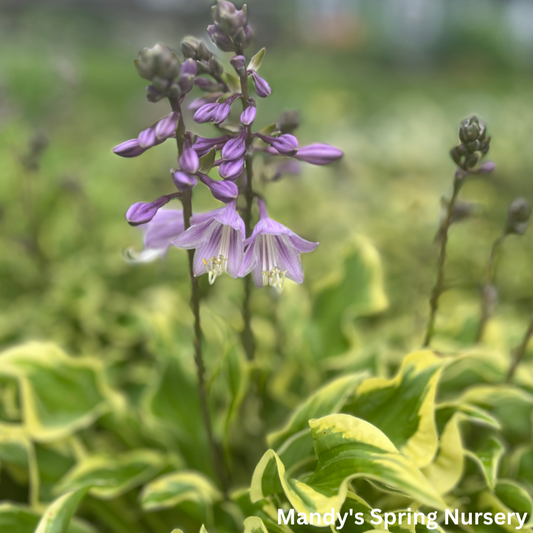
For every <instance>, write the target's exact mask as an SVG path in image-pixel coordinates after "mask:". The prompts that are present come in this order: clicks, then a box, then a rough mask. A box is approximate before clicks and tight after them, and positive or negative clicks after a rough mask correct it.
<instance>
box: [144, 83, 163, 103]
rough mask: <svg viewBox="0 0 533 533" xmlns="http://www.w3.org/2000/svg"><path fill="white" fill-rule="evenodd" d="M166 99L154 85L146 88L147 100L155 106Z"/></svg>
mask: <svg viewBox="0 0 533 533" xmlns="http://www.w3.org/2000/svg"><path fill="white" fill-rule="evenodd" d="M163 98H165V94H164V93H161V92H160V91H158V90H157V89H156V88H155V87H154V86H153V85H148V87H146V99H147V100H148V101H149V102H152V103H153V104H155V103H156V102H159V100H162V99H163Z"/></svg>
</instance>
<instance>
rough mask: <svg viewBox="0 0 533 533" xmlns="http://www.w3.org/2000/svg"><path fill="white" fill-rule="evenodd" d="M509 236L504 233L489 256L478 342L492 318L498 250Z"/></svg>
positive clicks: (494, 243) (477, 336) (496, 241)
mask: <svg viewBox="0 0 533 533" xmlns="http://www.w3.org/2000/svg"><path fill="white" fill-rule="evenodd" d="M505 237H507V234H506V233H502V234H501V235H500V236H499V237H498V238H497V239H496V240H495V241H494V242H493V243H492V247H491V249H490V254H489V258H488V260H487V274H486V281H485V284H484V285H483V290H482V301H481V319H480V321H479V326H478V329H477V333H476V343H477V342H481V340H482V339H483V335H484V334H485V328H486V327H487V323H488V321H489V320H490V317H491V315H492V312H493V307H494V303H495V302H494V299H493V294H494V291H495V287H494V278H495V275H496V256H497V253H498V250H499V249H500V247H501V245H502V243H503V241H504V240H505Z"/></svg>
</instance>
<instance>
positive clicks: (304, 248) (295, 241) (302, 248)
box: [289, 233, 319, 254]
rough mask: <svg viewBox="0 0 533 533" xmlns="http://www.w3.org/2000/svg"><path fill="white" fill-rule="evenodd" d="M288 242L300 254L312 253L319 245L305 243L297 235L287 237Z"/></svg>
mask: <svg viewBox="0 0 533 533" xmlns="http://www.w3.org/2000/svg"><path fill="white" fill-rule="evenodd" d="M289 241H291V244H292V245H293V246H294V247H295V248H296V249H297V250H298V251H299V252H300V253H302V254H306V253H309V252H312V251H313V250H315V249H316V247H317V246H318V244H319V243H318V242H311V241H306V240H305V239H302V238H301V237H300V236H299V235H296V233H293V234H292V235H289Z"/></svg>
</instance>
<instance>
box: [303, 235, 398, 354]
mask: <svg viewBox="0 0 533 533" xmlns="http://www.w3.org/2000/svg"><path fill="white" fill-rule="evenodd" d="M341 259H342V261H343V263H342V269H340V270H338V271H336V272H333V273H332V274H331V276H330V277H329V278H328V279H326V280H325V281H324V282H323V283H322V284H321V287H320V288H319V292H318V294H317V296H316V298H315V301H314V307H313V320H314V322H315V324H316V327H317V328H318V331H319V333H320V339H319V342H318V343H316V346H315V351H316V352H317V353H318V354H320V355H321V356H330V355H338V354H340V353H343V352H345V351H346V350H347V349H348V348H349V346H350V342H351V340H352V339H353V337H354V334H353V321H354V319H356V318H358V317H362V316H369V315H374V314H376V313H379V312H381V311H383V310H384V309H386V308H387V306H388V301H387V297H386V296H385V291H384V285H383V272H382V267H381V259H380V257H379V254H378V252H377V250H376V249H375V248H374V247H373V246H372V245H371V244H370V242H369V241H367V240H366V239H364V238H362V237H354V238H352V240H351V241H350V242H349V243H348V244H347V245H346V246H345V249H344V250H343V253H342V258H341Z"/></svg>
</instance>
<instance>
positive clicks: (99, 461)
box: [55, 450, 165, 500]
mask: <svg viewBox="0 0 533 533" xmlns="http://www.w3.org/2000/svg"><path fill="white" fill-rule="evenodd" d="M164 465H165V460H164V458H163V457H162V456H161V455H160V454H159V453H157V452H155V451H152V450H134V451H131V452H127V453H123V454H121V455H119V456H118V457H117V456H110V455H91V456H88V457H87V458H85V459H84V460H82V461H81V462H80V463H78V464H77V465H76V466H75V467H74V468H72V470H70V471H69V472H68V473H67V474H66V476H65V477H64V478H63V479H62V480H61V481H60V482H59V484H58V485H57V487H56V489H55V490H56V492H57V493H62V492H66V491H73V490H79V489H82V488H89V489H90V491H89V492H90V494H91V496H94V497H96V498H100V499H103V500H108V499H112V498H117V497H118V496H120V495H122V494H124V493H126V492H128V491H129V490H131V489H132V488H134V487H137V486H138V485H142V484H143V483H145V482H146V481H148V480H150V479H152V478H153V477H154V476H155V475H156V474H157V473H158V472H160V471H161V469H162V468H163V467H164Z"/></svg>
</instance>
